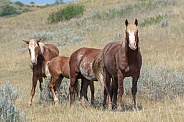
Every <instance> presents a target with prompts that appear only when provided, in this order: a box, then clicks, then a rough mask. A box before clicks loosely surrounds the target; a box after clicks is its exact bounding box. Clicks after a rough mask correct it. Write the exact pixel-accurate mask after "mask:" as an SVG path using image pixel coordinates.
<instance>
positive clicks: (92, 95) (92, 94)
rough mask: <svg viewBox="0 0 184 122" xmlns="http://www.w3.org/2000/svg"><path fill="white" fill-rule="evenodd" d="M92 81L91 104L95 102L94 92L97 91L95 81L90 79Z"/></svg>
mask: <svg viewBox="0 0 184 122" xmlns="http://www.w3.org/2000/svg"><path fill="white" fill-rule="evenodd" d="M89 82H90V83H89V84H90V90H91V105H93V104H94V98H95V97H94V93H95V88H94V81H89Z"/></svg>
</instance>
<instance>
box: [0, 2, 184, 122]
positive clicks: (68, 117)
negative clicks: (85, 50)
mask: <svg viewBox="0 0 184 122" xmlns="http://www.w3.org/2000/svg"><path fill="white" fill-rule="evenodd" d="M77 3H78V4H81V5H84V6H85V12H84V14H83V16H82V17H80V18H73V19H71V20H70V21H64V22H59V23H55V24H49V23H48V22H47V17H48V15H49V13H51V12H53V11H56V10H57V9H58V8H63V7H65V6H67V5H68V3H67V4H59V5H55V6H49V7H47V8H43V9H38V10H36V11H32V12H26V13H23V14H21V15H18V16H13V17H6V18H5V17H3V18H0V43H1V44H0V69H1V70H0V84H1V85H3V84H4V83H5V82H6V81H10V82H11V84H13V85H14V86H16V85H17V86H18V91H19V98H18V100H17V102H16V106H17V107H18V108H19V109H20V110H21V111H23V112H25V114H26V115H27V116H28V118H29V120H30V121H104V122H108V121H109V122H110V121H152V122H153V121H182V120H184V116H183V115H184V111H183V110H184V104H183V102H182V98H183V93H184V91H183V89H184V81H183V79H184V78H183V73H184V71H183V67H184V62H183V61H184V57H183V55H184V49H183V45H184V40H183V39H184V34H183V33H184V12H183V11H184V6H183V5H184V1H182V0H154V1H153V0H143V1H136V0H132V1H127V0H108V1H107V0H78V1H77ZM135 18H137V19H138V21H139V25H138V29H139V38H140V48H141V53H142V57H143V68H142V69H143V70H142V74H141V77H142V78H141V79H140V80H139V82H140V83H138V84H140V85H139V87H138V103H139V104H142V106H143V109H142V110H140V111H128V112H113V111H110V112H109V111H103V110H98V109H93V108H85V107H79V106H77V105H76V106H73V107H71V108H70V107H69V103H68V102H66V103H64V104H61V105H59V107H55V106H53V105H48V106H41V105H39V104H38V101H39V100H38V99H39V88H38V87H37V91H36V95H35V97H34V100H33V104H34V105H33V106H31V107H27V102H28V99H29V94H30V90H31V85H32V83H31V75H32V73H31V69H30V67H29V64H30V61H29V60H30V59H29V53H28V50H27V45H26V44H25V43H24V42H23V41H22V40H23V39H31V38H39V37H44V40H43V42H44V43H51V44H54V45H56V46H57V47H58V48H59V50H60V55H65V56H70V54H71V53H72V52H73V51H75V50H76V49H78V48H80V47H84V46H85V47H95V48H103V47H104V46H105V45H106V44H107V43H108V42H110V41H114V40H117V39H121V38H123V37H124V31H125V24H124V21H125V19H128V20H129V21H130V22H134V20H135ZM178 72H179V74H176V76H175V77H174V78H173V77H169V78H170V79H167V78H166V76H167V75H164V74H165V73H171V74H172V75H173V74H174V73H178ZM163 73H164V74H163ZM147 75H148V76H147ZM169 75H170V74H169ZM169 75H168V76H169ZM158 76H160V77H158ZM66 81H67V80H66ZM143 81H145V82H146V81H151V82H152V83H153V84H154V83H155V84H157V85H158V84H161V83H163V82H166V81H167V82H170V81H171V82H175V83H177V84H176V85H175V84H174V85H175V86H174V88H173V87H172V90H173V91H176V92H177V91H178V90H179V93H180V94H179V96H177V95H176V97H175V99H170V98H169V97H168V96H167V95H166V96H161V97H163V99H161V100H151V99H149V97H150V96H151V95H153V94H157V93H160V92H159V90H161V89H162V88H158V89H151V88H154V87H153V86H154V85H152V86H150V87H149V88H150V89H149V88H148V89H147V91H146V92H149V93H150V94H151V95H150V94H148V95H147V94H145V95H142V94H141V93H140V92H144V91H143V90H142V89H143V87H141V84H142V83H143V84H144V82H143ZM158 81H159V82H158ZM162 81H163V82H162ZM95 85H96V86H97V87H96V88H97V89H96V90H95V93H96V96H98V94H97V93H98V92H97V90H98V89H100V87H99V84H98V83H95ZM166 85H167V84H166ZM158 86H159V85H158ZM160 86H161V85H160ZM128 88H129V89H128ZM128 88H127V89H128V90H127V89H126V90H127V92H126V93H125V95H124V96H123V98H124V99H125V100H124V101H125V102H126V103H127V104H130V101H131V94H129V92H130V90H131V89H130V87H128ZM149 90H155V91H149ZM156 90H158V91H156ZM166 90H167V89H166ZM170 90H171V89H170ZM172 90H171V91H170V92H169V90H168V91H167V92H168V94H169V95H170V94H171V95H172V94H173V93H174V92H173V93H172ZM167 92H165V91H163V94H167ZM177 93H178V92H177ZM177 93H176V94H177ZM153 96H154V95H153Z"/></svg>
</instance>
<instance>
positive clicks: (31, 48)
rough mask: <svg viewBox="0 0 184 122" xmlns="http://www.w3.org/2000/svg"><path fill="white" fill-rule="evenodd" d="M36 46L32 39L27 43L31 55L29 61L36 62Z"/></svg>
mask: <svg viewBox="0 0 184 122" xmlns="http://www.w3.org/2000/svg"><path fill="white" fill-rule="evenodd" d="M36 47H38V45H37V44H36V43H35V41H34V40H30V43H29V50H30V55H31V63H33V64H37V56H36V55H35V48H36Z"/></svg>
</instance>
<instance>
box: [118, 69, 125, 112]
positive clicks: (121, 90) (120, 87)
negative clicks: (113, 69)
mask: <svg viewBox="0 0 184 122" xmlns="http://www.w3.org/2000/svg"><path fill="white" fill-rule="evenodd" d="M123 80H124V75H123V74H122V72H121V71H120V70H119V71H118V98H117V109H118V110H119V111H120V110H121V104H122V95H123V93H124V87H123Z"/></svg>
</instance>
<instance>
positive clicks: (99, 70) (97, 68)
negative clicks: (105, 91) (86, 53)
mask: <svg viewBox="0 0 184 122" xmlns="http://www.w3.org/2000/svg"><path fill="white" fill-rule="evenodd" d="M93 72H94V74H95V77H96V79H97V80H98V81H99V82H100V83H101V86H104V79H103V67H102V54H101V53H100V54H99V55H97V56H96V57H95V60H94V62H93Z"/></svg>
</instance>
